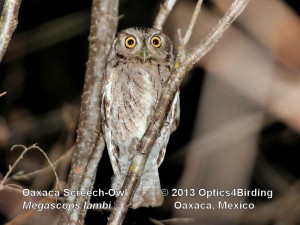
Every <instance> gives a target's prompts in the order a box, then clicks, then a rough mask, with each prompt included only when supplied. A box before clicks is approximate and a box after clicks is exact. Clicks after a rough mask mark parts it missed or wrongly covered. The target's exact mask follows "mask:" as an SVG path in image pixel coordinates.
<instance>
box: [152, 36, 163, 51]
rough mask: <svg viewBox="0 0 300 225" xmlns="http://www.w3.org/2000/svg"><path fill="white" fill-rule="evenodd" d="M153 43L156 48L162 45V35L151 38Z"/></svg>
mask: <svg viewBox="0 0 300 225" xmlns="http://www.w3.org/2000/svg"><path fill="white" fill-rule="evenodd" d="M151 45H152V46H153V47H154V48H159V47H160V46H161V40H160V37H158V36H154V37H152V38H151Z"/></svg>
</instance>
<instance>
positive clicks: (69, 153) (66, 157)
mask: <svg viewBox="0 0 300 225" xmlns="http://www.w3.org/2000/svg"><path fill="white" fill-rule="evenodd" d="M73 152H74V147H72V148H71V149H70V150H69V151H67V152H66V154H64V155H62V156H61V157H59V159H57V160H56V161H55V162H53V163H52V166H57V165H59V164H61V162H65V163H68V164H69V161H70V158H71V156H72V154H73ZM66 161H67V162H66ZM50 169H51V166H47V167H46V168H43V169H40V170H35V171H33V172H31V173H26V174H23V173H17V174H15V175H13V176H12V179H14V180H16V181H20V180H26V179H30V178H31V177H34V176H37V175H39V174H43V173H47V172H48V171H50Z"/></svg>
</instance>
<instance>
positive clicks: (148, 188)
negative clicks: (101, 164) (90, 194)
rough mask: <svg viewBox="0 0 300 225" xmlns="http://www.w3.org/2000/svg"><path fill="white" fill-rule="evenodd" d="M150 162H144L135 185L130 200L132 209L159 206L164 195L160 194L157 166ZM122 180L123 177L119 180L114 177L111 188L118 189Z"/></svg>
mask: <svg viewBox="0 0 300 225" xmlns="http://www.w3.org/2000/svg"><path fill="white" fill-rule="evenodd" d="M152 164H153V163H150V162H149V164H148V162H147V164H146V167H145V170H144V172H143V174H142V177H141V181H140V183H139V186H138V187H137V189H136V192H135V194H134V196H133V198H132V200H131V207H132V208H133V209H136V208H139V207H150V206H151V207H157V206H161V205H162V203H163V201H164V197H163V196H162V194H161V188H160V181H159V175H158V166H157V165H152ZM155 164H156V162H155ZM150 165H151V166H150ZM125 176H126V174H125ZM125 176H124V177H125ZM123 182H124V180H123V179H122V180H121V179H117V178H116V177H114V178H113V182H112V188H114V189H115V190H120V189H121V188H122V184H123Z"/></svg>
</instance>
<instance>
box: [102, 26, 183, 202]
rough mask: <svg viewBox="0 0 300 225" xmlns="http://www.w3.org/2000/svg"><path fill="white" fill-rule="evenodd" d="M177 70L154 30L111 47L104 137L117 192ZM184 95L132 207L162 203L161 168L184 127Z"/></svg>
mask: <svg viewBox="0 0 300 225" xmlns="http://www.w3.org/2000/svg"><path fill="white" fill-rule="evenodd" d="M173 65H174V54H173V46H172V42H171V40H170V39H169V37H168V36H167V35H166V34H164V33H162V32H161V31H160V30H157V29H154V28H127V29H125V30H122V31H120V32H119V33H118V34H117V35H116V38H115V40H114V42H113V44H112V47H111V50H110V53H109V55H108V60H107V66H106V70H105V74H104V81H103V87H102V97H101V101H102V102H101V114H102V120H103V123H102V124H103V133H104V137H105V142H106V146H107V149H108V154H109V157H110V161H111V164H112V168H113V172H114V176H113V178H112V188H113V189H115V190H120V189H121V188H122V185H123V182H124V179H125V177H126V174H127V172H128V169H129V166H130V164H131V161H132V158H133V156H134V155H135V153H136V151H137V150H136V148H137V144H138V143H139V141H140V139H141V138H142V137H143V135H144V133H145V131H146V128H147V126H148V124H149V123H150V122H151V121H150V118H151V115H152V114H153V113H154V110H155V107H156V105H157V103H158V100H159V98H160V94H161V90H162V87H163V85H164V83H165V81H166V80H167V79H168V77H169V76H170V71H171V69H172V67H173ZM179 113H180V108H179V92H178V93H177V94H176V96H175V98H174V100H173V102H172V105H171V110H170V111H169V112H168V116H167V119H166V121H165V122H164V125H163V128H162V130H161V133H160V135H159V138H158V139H157V140H156V142H155V144H154V146H153V149H152V150H151V153H150V155H149V158H148V160H147V162H146V165H145V169H144V172H143V174H142V177H141V180H140V183H139V185H138V187H137V189H136V192H135V194H134V196H133V198H132V200H131V207H132V208H138V207H150V206H152V207H156V206H160V205H161V204H162V203H163V196H162V195H161V188H160V180H159V175H158V167H159V166H160V165H161V163H162V161H163V159H164V156H165V152H166V146H167V143H168V141H169V137H170V134H171V133H172V132H173V131H174V130H176V128H177V125H178V122H179Z"/></svg>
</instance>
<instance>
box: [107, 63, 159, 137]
mask: <svg viewBox="0 0 300 225" xmlns="http://www.w3.org/2000/svg"><path fill="white" fill-rule="evenodd" d="M127 66H128V65H127ZM114 69H116V68H114ZM118 71H120V70H118ZM111 72H112V71H111ZM122 72H123V73H117V71H115V72H113V73H112V77H111V78H112V86H111V94H112V98H113V103H112V106H111V107H112V108H111V112H112V118H111V120H112V121H111V122H112V124H113V126H114V127H115V128H116V129H113V130H117V131H116V133H115V135H116V138H117V139H121V140H123V141H125V142H126V141H127V140H130V139H131V140H132V139H133V138H138V139H141V138H142V136H143V135H144V133H145V130H146V128H147V125H148V122H149V121H148V117H149V116H150V114H151V112H152V111H153V110H154V108H155V104H156V100H157V96H158V94H159V92H160V89H161V85H160V83H159V79H157V78H156V77H157V76H155V75H154V76H153V74H152V73H154V72H155V71H154V70H151V68H149V67H148V68H143V67H135V68H134V69H133V68H132V67H131V69H129V68H122ZM121 140H120V141H121Z"/></svg>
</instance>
